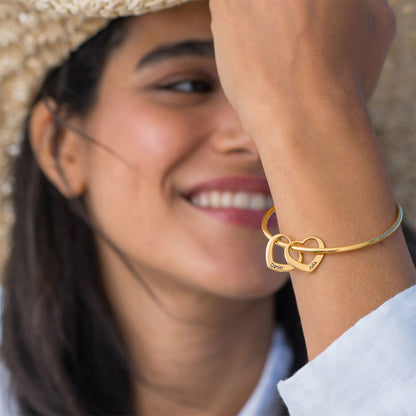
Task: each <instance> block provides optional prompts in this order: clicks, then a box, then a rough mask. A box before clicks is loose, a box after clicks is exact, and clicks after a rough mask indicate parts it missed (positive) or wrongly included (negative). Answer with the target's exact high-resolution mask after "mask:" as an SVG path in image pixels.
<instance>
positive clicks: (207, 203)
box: [185, 177, 273, 228]
mask: <svg viewBox="0 0 416 416" xmlns="http://www.w3.org/2000/svg"><path fill="white" fill-rule="evenodd" d="M185 195H186V199H187V200H188V201H189V202H190V203H191V204H192V205H193V206H194V207H195V208H197V209H198V210H201V211H203V212H204V213H206V214H208V215H211V216H214V217H216V218H217V219H219V220H222V221H225V222H228V223H231V224H234V225H239V226H245V227H250V228H258V227H260V224H261V219H262V218H263V216H264V214H265V213H266V211H267V210H268V209H269V208H270V207H271V206H272V205H273V200H272V197H271V195H270V190H269V186H268V184H267V181H266V179H265V178H253V177H237V178H232V177H230V178H219V179H215V180H212V181H208V182H204V183H200V184H198V185H196V186H194V187H192V188H191V189H190V190H188V191H187V192H186V193H185Z"/></svg>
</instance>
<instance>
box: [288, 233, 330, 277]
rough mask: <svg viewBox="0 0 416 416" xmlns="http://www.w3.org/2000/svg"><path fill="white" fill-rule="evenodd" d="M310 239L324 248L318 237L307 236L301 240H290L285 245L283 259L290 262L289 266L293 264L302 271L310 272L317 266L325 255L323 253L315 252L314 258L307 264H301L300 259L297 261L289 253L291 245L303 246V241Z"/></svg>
mask: <svg viewBox="0 0 416 416" xmlns="http://www.w3.org/2000/svg"><path fill="white" fill-rule="evenodd" d="M310 240H313V241H316V242H317V243H318V248H325V244H324V242H323V241H322V240H321V239H320V238H318V237H309V238H306V239H305V240H303V241H291V242H290V243H289V244H288V245H287V246H286V247H285V259H286V261H287V262H288V264H290V265H291V266H293V267H294V268H295V269H297V270H302V271H303V272H308V273H312V272H313V271H314V270H315V269H317V268H318V266H319V265H320V264H321V261H322V259H323V258H324V256H325V254H317V255H316V256H315V258H314V259H313V260H312V261H311V262H310V263H309V264H303V263H302V260H301V261H300V262H299V261H297V260H295V259H294V258H293V257H292V256H291V255H290V249H291V248H292V247H293V246H298V247H299V246H304V245H305V243H306V242H308V241H310Z"/></svg>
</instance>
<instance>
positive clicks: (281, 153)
mask: <svg viewBox="0 0 416 416" xmlns="http://www.w3.org/2000/svg"><path fill="white" fill-rule="evenodd" d="M301 111H302V110H301ZM280 114H282V112H280ZM267 126H271V127H272V128H270V129H269V128H268V127H267ZM273 127H274V128H273ZM258 131H259V133H258V136H261V137H256V143H257V144H258V146H259V150H260V153H261V157H262V161H263V165H264V169H265V172H266V175H267V178H268V180H269V184H270V187H271V191H272V195H273V200H274V202H275V206H276V210H277V216H278V221H279V229H280V232H282V233H284V234H286V235H288V236H289V237H290V238H291V239H292V240H303V239H305V238H307V237H310V236H317V237H320V238H321V239H322V240H323V241H324V242H325V245H326V246H327V247H337V246H343V245H349V244H353V243H357V242H361V241H366V240H368V239H370V238H373V237H376V236H378V235H380V234H381V233H383V232H384V231H386V230H387V229H388V228H389V227H390V226H391V225H392V224H393V222H394V219H395V214H396V209H395V200H394V197H393V194H392V191H391V187H390V183H389V180H388V176H387V173H386V170H385V167H384V164H383V160H382V156H381V153H380V151H379V148H378V144H377V139H376V138H375V137H374V134H373V131H372V128H371V125H370V123H369V121H368V119H367V117H366V111H365V108H364V106H362V105H360V104H359V103H358V102H357V101H356V102H355V103H353V102H351V103H345V104H344V103H343V104H341V105H336V103H331V105H330V106H328V107H326V108H324V107H320V106H315V108H314V109H313V108H312V106H311V107H310V108H308V109H307V113H305V116H304V117H302V116H301V115H300V114H293V116H290V112H288V116H287V117H286V118H282V117H280V118H279V122H278V126H277V125H276V124H275V121H273V120H272V119H270V120H269V123H268V122H267V121H266V120H261V123H259V130H258ZM276 132H277V136H278V137H276ZM254 134H256V133H254ZM277 250H278V249H277ZM291 277H292V282H293V286H294V290H295V293H296V298H297V302H298V307H299V312H300V316H301V320H302V327H303V330H304V335H305V340H306V344H307V349H308V355H309V358H313V357H315V356H316V355H317V354H319V353H320V352H322V351H323V350H324V349H325V348H326V347H327V346H328V345H329V344H330V343H332V342H333V341H334V340H335V339H336V338H338V337H339V336H340V335H341V334H342V333H343V332H344V331H345V330H346V329H348V328H349V327H350V326H352V325H353V324H354V323H355V322H356V321H357V320H358V319H360V318H361V317H363V316H364V315H366V314H367V313H369V312H370V311H372V310H373V309H375V308H376V307H378V306H379V305H380V304H382V303H383V302H384V301H386V300H387V299H389V298H390V297H392V296H393V295H395V294H396V293H398V292H400V291H402V290H404V289H405V288H407V287H409V286H411V285H412V284H413V283H414V282H415V280H416V272H415V269H414V267H413V263H412V261H411V258H410V255H409V253H408V250H407V247H406V244H405V241H404V238H403V235H402V232H401V230H400V229H399V230H398V231H396V232H395V233H394V234H393V235H392V236H390V237H388V238H387V239H386V240H384V241H383V242H381V243H379V244H376V245H374V246H372V247H368V248H365V249H361V250H358V251H354V252H349V253H342V254H327V255H326V256H325V258H324V259H323V261H322V264H321V265H320V266H319V267H318V268H317V269H316V270H315V271H314V272H313V273H312V274H307V273H304V272H300V271H294V272H291Z"/></svg>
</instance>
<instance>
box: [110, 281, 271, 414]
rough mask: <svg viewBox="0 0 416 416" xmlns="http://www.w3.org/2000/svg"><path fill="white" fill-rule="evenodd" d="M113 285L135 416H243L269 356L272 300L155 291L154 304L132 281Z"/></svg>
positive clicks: (181, 291) (113, 298) (114, 302)
mask: <svg viewBox="0 0 416 416" xmlns="http://www.w3.org/2000/svg"><path fill="white" fill-rule="evenodd" d="M108 280H109V281H111V287H107V289H108V293H109V294H110V301H111V302H112V304H113V307H114V310H115V312H116V315H117V317H118V318H119V321H120V323H121V326H122V330H123V332H124V334H125V339H126V342H127V346H128V349H129V353H130V356H131V357H132V363H133V364H132V365H133V372H134V373H135V374H136V376H135V380H134V384H135V391H136V408H137V413H138V414H141V415H155V414H158V415H159V414H160V415H163V414H170V415H172V414H180V415H183V416H186V415H192V416H196V415H199V416H203V415H212V414H217V415H231V414H237V413H238V411H239V410H240V409H241V408H242V407H243V405H244V403H245V402H246V401H247V399H248V398H249V396H250V394H251V392H252V391H253V389H254V388H255V386H256V384H257V382H258V379H259V377H260V375H261V372H262V369H263V366H264V363H265V360H266V357H267V353H268V351H269V348H270V342H271V335H272V332H273V328H274V320H273V298H272V297H267V298H263V299H255V300H230V299H225V298H220V297H217V296H213V295H207V294H203V293H198V292H195V291H194V292H193V291H190V290H185V289H183V290H181V289H177V290H172V288H169V289H168V290H163V289H160V288H156V289H155V288H153V291H154V292H155V295H156V298H157V301H155V300H154V299H152V298H151V296H149V294H148V293H147V292H146V291H145V290H143V287H142V286H141V284H140V283H138V282H137V281H136V280H135V279H134V278H132V276H131V275H130V276H128V275H126V276H123V277H121V276H120V278H118V279H108ZM109 285H110V283H109V284H107V286H109ZM165 289H166V288H165Z"/></svg>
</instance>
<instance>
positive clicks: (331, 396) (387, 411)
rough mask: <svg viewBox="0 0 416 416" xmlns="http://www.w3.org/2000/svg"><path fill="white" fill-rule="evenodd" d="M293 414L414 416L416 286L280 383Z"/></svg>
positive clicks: (415, 390) (366, 317) (293, 415)
mask: <svg viewBox="0 0 416 416" xmlns="http://www.w3.org/2000/svg"><path fill="white" fill-rule="evenodd" d="M278 390H279V393H280V395H281V397H282V398H283V400H284V402H285V404H286V406H287V407H288V409H289V413H290V415H291V416H303V415H305V416H306V415H307V416H315V415H316V416H318V415H319V416H392V415H400V416H415V415H416V286H413V287H411V288H409V289H407V290H405V291H404V292H402V293H400V294H398V295H397V296H395V297H394V298H392V299H390V300H388V301H387V302H385V303H384V304H383V305H381V306H380V307H379V308H378V309H377V310H375V311H374V312H372V313H370V314H369V315H367V316H365V317H364V318H362V319H361V320H360V321H358V322H357V323H356V324H355V325H354V326H353V327H352V328H350V329H349V330H348V331H346V332H345V333H344V334H343V335H342V336H341V337H340V338H338V339H337V340H336V341H334V342H333V343H332V344H331V345H330V346H329V347H328V348H327V349H326V350H325V351H324V352H323V353H321V354H320V355H318V356H317V357H316V358H315V359H313V360H312V361H310V362H309V363H308V364H306V365H305V366H304V367H303V368H301V369H300V370H299V371H298V372H297V373H295V374H294V375H293V376H292V377H290V378H289V379H287V380H285V381H281V382H279V383H278Z"/></svg>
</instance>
